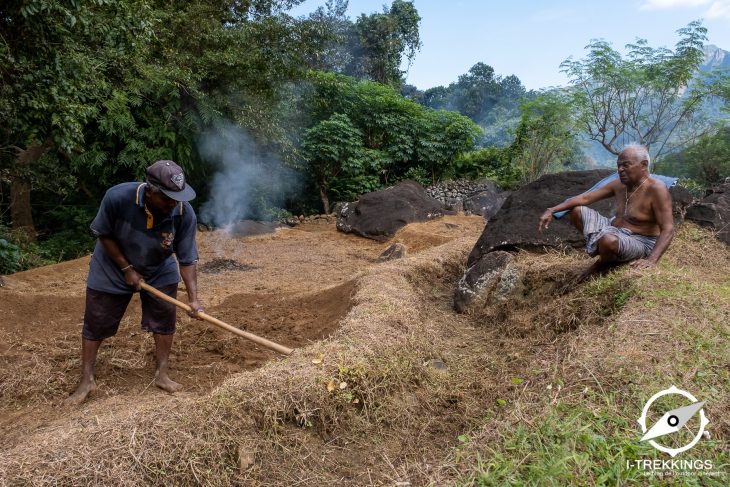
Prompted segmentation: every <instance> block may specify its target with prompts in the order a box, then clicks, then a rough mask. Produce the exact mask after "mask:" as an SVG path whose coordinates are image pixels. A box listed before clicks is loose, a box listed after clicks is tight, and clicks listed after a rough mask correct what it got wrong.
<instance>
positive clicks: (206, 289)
mask: <svg viewBox="0 0 730 487" xmlns="http://www.w3.org/2000/svg"><path fill="white" fill-rule="evenodd" d="M446 223H449V225H446ZM483 225H484V223H483V220H482V218H481V217H478V216H474V217H466V216H455V217H446V218H445V219H441V220H437V221H432V222H427V223H421V224H414V225H410V226H408V227H407V228H406V229H404V230H403V231H402V232H401V233H400V234H399V235H397V236H396V238H394V239H393V240H392V241H391V242H387V243H379V242H374V241H370V240H366V239H362V238H359V237H355V236H350V235H344V234H341V233H339V232H337V231H336V230H335V228H334V225H333V224H328V225H325V224H307V225H301V226H299V227H296V228H294V229H280V230H277V231H276V232H275V233H273V234H269V235H261V236H254V237H247V238H237V237H231V236H229V235H228V234H225V233H223V232H220V231H217V232H204V233H200V234H199V249H200V254H201V261H200V267H201V268H205V266H206V265H209V266H210V264H211V263H212V264H213V265H212V266H210V268H213V269H215V272H211V273H203V272H201V273H199V275H198V280H199V298H200V301H201V303H202V304H203V305H204V306H205V308H206V311H207V312H208V313H209V314H210V315H212V316H215V317H216V318H219V319H221V320H223V321H225V322H227V323H229V324H231V325H234V326H237V327H239V328H242V329H245V330H247V331H249V332H251V333H254V334H257V335H259V336H262V337H265V338H268V339H270V340H273V341H275V342H278V343H281V344H283V345H286V346H288V347H292V348H297V347H301V346H304V345H307V344H309V343H311V342H313V341H317V340H321V339H323V338H326V337H327V336H329V335H330V334H331V333H332V332H333V331H335V330H336V329H337V327H338V323H339V321H340V320H341V319H342V318H343V317H344V316H345V315H346V314H347V312H348V310H349V309H350V307H351V304H352V303H351V298H352V296H353V294H354V290H355V281H356V278H357V276H358V274H359V273H361V272H364V271H366V269H367V268H368V267H369V266H371V265H377V257H378V256H379V255H380V253H381V252H382V251H383V250H384V249H385V248H386V247H387V246H388V245H390V244H391V243H392V242H393V241H397V240H399V241H402V242H403V243H404V244H406V246H408V247H409V249H410V252H411V253H413V252H418V251H420V250H423V249H426V248H429V247H432V246H434V245H438V244H441V243H443V242H445V241H448V240H451V239H453V238H458V237H462V236H465V235H473V236H477V235H478V233H479V232H480V231H481V229H482V228H483ZM221 263H223V264H225V265H222V264H221ZM87 269H88V257H87V258H83V259H78V260H75V261H70V262H64V263H61V264H58V265H55V266H48V267H45V268H40V269H34V270H31V271H27V272H23V273H18V274H15V275H12V276H7V277H5V283H6V285H5V286H4V287H2V288H0V444H4V445H5V446H6V447H10V446H12V445H13V444H14V443H16V442H17V441H18V440H19V439H20V438H21V437H22V436H23V435H25V434H28V433H30V432H33V431H36V430H38V429H53V427H54V425H67V424H69V422H70V421H72V419H71V418H73V421H81V420H80V419H79V417H80V416H79V414H76V413H75V412H74V411H69V410H68V408H66V407H64V406H62V401H63V399H64V398H65V397H67V396H68V394H70V392H72V391H73V389H74V387H75V385H76V381H77V380H78V377H79V373H80V358H79V347H80V331H81V324H82V320H83V311H84V290H85V278H86V272H87ZM179 296H180V298H181V299H182V300H184V299H185V296H186V294H185V290H184V287H183V286H182V285H181V287H180V291H179ZM140 315H141V311H140V305H139V298H138V296H135V297H134V298H133V300H132V304H131V305H130V306H129V308H128V310H127V313H126V314H125V317H124V318H123V320H122V324H121V326H120V329H119V333H118V334H117V335H116V336H115V337H113V338H111V339H109V340H107V341H106V342H105V343H104V345H103V346H102V348H101V350H100V353H99V358H98V363H97V383H98V385H99V389H98V390H97V391H96V392H95V393H94V394H92V395H91V396H90V398H89V399H88V400H87V402H86V403H85V404H84V405H82V406H81V409H82V410H83V413H84V414H83V416H84V417H85V418H88V417H93V413H94V411H95V409H96V408H106V407H125V405H126V404H130V403H134V404H139V403H140V402H145V401H149V402H160V401H166V400H168V399H169V398H170V396H169V395H167V394H166V393H164V392H162V391H160V390H158V389H156V388H155V387H154V386H153V385H152V378H153V374H154V358H153V344H152V340H151V337H149V336H147V334H146V333H144V332H142V331H141V330H140V328H139V320H140ZM276 356H277V354H276V353H275V352H272V351H269V350H267V349H265V348H262V347H259V346H257V345H255V344H254V343H252V342H249V341H247V340H244V339H242V338H239V337H236V336H234V335H231V334H229V333H227V332H224V331H220V330H218V329H216V328H213V327H212V326H211V325H209V324H207V323H205V322H197V321H195V320H191V319H190V318H188V317H187V316H186V315H185V314H184V313H181V312H180V313H178V332H177V333H176V335H175V344H174V346H173V352H172V355H171V376H172V377H173V379H175V380H177V381H179V382H181V383H182V384H183V385H184V387H185V389H184V392H183V393H182V394H205V393H207V392H208V391H210V390H211V389H212V388H214V387H215V386H216V385H218V384H220V383H221V382H222V381H223V380H224V379H225V378H226V377H228V376H229V375H231V374H235V373H237V372H241V371H245V370H250V369H254V368H257V367H259V366H260V365H261V364H263V363H265V362H267V361H269V360H272V359H274V358H276ZM85 420H86V419H84V421H85ZM81 422H82V423H83V421H81ZM79 425H80V427H83V424H81V423H79Z"/></svg>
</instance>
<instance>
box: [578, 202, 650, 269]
mask: <svg viewBox="0 0 730 487" xmlns="http://www.w3.org/2000/svg"><path fill="white" fill-rule="evenodd" d="M580 216H581V219H582V220H583V236H584V237H585V239H586V252H587V253H588V255H590V256H592V257H595V256H596V255H598V241H599V240H600V239H601V237H603V236H604V235H615V236H616V237H617V238H618V260H619V261H620V262H628V261H630V260H636V259H643V258H645V257H647V256H648V255H649V254H650V253H651V251H652V249H653V248H654V244H656V237H650V236H647V235H639V234H637V233H634V232H632V231H631V230H628V229H626V228H618V227H614V226H612V225H611V223H612V222H613V219H611V220H609V219H608V218H606V217H605V216H603V215H601V214H600V213H598V212H597V211H596V210H593V209H591V208H588V207H587V206H581V207H580Z"/></svg>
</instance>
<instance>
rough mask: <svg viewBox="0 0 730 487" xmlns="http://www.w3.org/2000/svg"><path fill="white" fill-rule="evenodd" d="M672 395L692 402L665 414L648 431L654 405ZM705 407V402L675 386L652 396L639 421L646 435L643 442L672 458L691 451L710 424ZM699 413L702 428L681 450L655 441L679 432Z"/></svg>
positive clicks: (642, 439)
mask: <svg viewBox="0 0 730 487" xmlns="http://www.w3.org/2000/svg"><path fill="white" fill-rule="evenodd" d="M670 394H677V395H680V396H684V397H685V398H687V399H689V400H690V401H692V402H691V404H689V405H687V406H683V407H681V408H677V409H672V410H671V411H667V412H665V413H664V415H663V416H662V417H661V419H660V420H659V421H657V422H656V423H655V424H654V426H652V427H651V428H648V430H647V427H646V418H647V413H648V412H649V410H650V409H651V406H652V404H653V403H654V401H656V400H657V399H659V398H660V397H663V396H667V395H670ZM704 405H705V402H704V401H702V402H699V401H698V400H697V398H695V397H694V396H693V395H692V394H690V393H689V392H687V391H683V390H682V389H678V388H677V387H675V386H672V387H670V388H669V389H665V390H663V391H659V392H657V393H656V394H654V395H653V396H651V398H649V400H648V401H647V402H646V404H645V405H644V410H643V411H642V412H641V417H640V418H639V420H638V421H639V425H640V426H641V432H642V433H644V436H642V437H641V441H648V442H649V444H650V445H651V446H653V447H654V448H656V449H657V450H659V451H662V452H664V453H669V455H671V456H672V457H675V456H677V455H679V454H680V453H682V452H683V451H686V450H689V449H690V448H692V447H693V446H695V445H696V444H697V442H698V441H700V438H701V437H702V433H704V432H705V426H707V425H708V424H710V421H709V420H708V419H707V416H705V411H704V410H703V409H702V406H704ZM697 411H699V413H700V427H699V430H698V431H697V434H696V435H695V436H694V438H693V439H692V441H690V442H689V443H687V444H686V445H684V446H682V447H680V448H669V447H666V446H663V445H660V444H659V443H657V442H656V441H654V438H659V437H660V436H665V435H669V434H671V433H676V432H677V431H679V430H680V429H681V428H682V427H683V426H684V425H685V424H686V423H687V421H689V420H690V419H692V417H693V416H694V415H695V414H697Z"/></svg>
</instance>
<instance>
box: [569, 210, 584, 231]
mask: <svg viewBox="0 0 730 487" xmlns="http://www.w3.org/2000/svg"><path fill="white" fill-rule="evenodd" d="M582 208H584V207H583V206H574V207H573V208H572V209H571V210H570V213H568V217H569V218H570V223H572V224H573V226H574V227H575V228H577V229H578V231H579V232H580V233H583V215H582Z"/></svg>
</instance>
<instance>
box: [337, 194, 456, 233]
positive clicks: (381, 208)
mask: <svg viewBox="0 0 730 487" xmlns="http://www.w3.org/2000/svg"><path fill="white" fill-rule="evenodd" d="M452 213H453V212H450V211H446V210H444V207H443V204H442V203H441V202H439V201H438V200H436V199H434V198H432V197H430V196H428V194H426V191H425V190H424V189H423V186H421V185H420V184H418V183H416V182H414V181H404V182H402V183H400V184H398V185H396V186H393V187H391V188H387V189H384V190H382V191H374V192H372V193H367V194H364V195H362V196H361V197H360V199H359V200H358V201H356V202H354V203H345V204H344V205H342V207H341V208H340V211H339V212H338V214H337V229H338V230H340V231H342V232H345V233H354V234H355V235H360V236H361V237H366V238H371V239H373V240H378V241H384V240H388V239H389V238H390V237H392V236H393V235H395V233H396V232H397V231H398V230H399V229H400V228H402V227H404V226H405V225H407V224H409V223H413V222H422V221H426V220H431V219H434V218H439V217H441V216H443V215H446V214H452Z"/></svg>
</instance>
